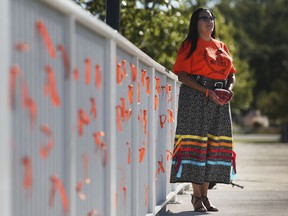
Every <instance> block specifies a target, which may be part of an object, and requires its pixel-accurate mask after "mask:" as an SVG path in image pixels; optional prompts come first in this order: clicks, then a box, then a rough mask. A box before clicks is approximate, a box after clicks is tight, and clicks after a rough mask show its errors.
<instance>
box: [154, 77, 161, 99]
mask: <svg viewBox="0 0 288 216" xmlns="http://www.w3.org/2000/svg"><path fill="white" fill-rule="evenodd" d="M155 79H156V91H157V93H158V95H160V93H161V90H160V77H155Z"/></svg>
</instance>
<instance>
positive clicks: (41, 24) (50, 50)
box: [36, 20, 56, 58]
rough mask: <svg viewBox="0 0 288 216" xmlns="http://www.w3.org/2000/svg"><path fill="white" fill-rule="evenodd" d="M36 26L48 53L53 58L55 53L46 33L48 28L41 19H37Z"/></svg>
mask: <svg viewBox="0 0 288 216" xmlns="http://www.w3.org/2000/svg"><path fill="white" fill-rule="evenodd" d="M36 27H37V29H38V31H39V32H40V35H41V37H42V39H43V41H44V43H45V46H46V49H47V51H48V53H49V55H50V57H51V58H55V57H56V53H55V49H54V46H53V43H52V40H51V37H50V35H49V33H48V30H47V28H46V26H45V24H44V22H43V21H42V20H38V21H37V22H36Z"/></svg>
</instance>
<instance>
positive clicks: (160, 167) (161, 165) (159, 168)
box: [157, 155, 165, 174]
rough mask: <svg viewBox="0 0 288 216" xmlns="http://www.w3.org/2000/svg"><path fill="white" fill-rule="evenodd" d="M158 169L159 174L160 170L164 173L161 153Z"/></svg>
mask: <svg viewBox="0 0 288 216" xmlns="http://www.w3.org/2000/svg"><path fill="white" fill-rule="evenodd" d="M158 165H159V167H158V170H157V173H158V174H159V173H160V172H161V171H162V172H163V173H165V169H164V166H163V156H162V155H161V161H158Z"/></svg>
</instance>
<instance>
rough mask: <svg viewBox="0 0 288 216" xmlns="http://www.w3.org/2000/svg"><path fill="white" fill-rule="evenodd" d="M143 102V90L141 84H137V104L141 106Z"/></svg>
mask: <svg viewBox="0 0 288 216" xmlns="http://www.w3.org/2000/svg"><path fill="white" fill-rule="evenodd" d="M140 100H141V90H140V82H139V81H138V82H137V103H138V104H140Z"/></svg>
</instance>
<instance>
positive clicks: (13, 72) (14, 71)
mask: <svg viewBox="0 0 288 216" xmlns="http://www.w3.org/2000/svg"><path fill="white" fill-rule="evenodd" d="M20 74H21V70H20V67H19V66H18V65H13V66H12V67H11V68H10V77H9V88H10V91H9V93H10V97H9V99H10V106H11V109H14V107H15V98H16V78H17V76H19V75H20Z"/></svg>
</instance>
